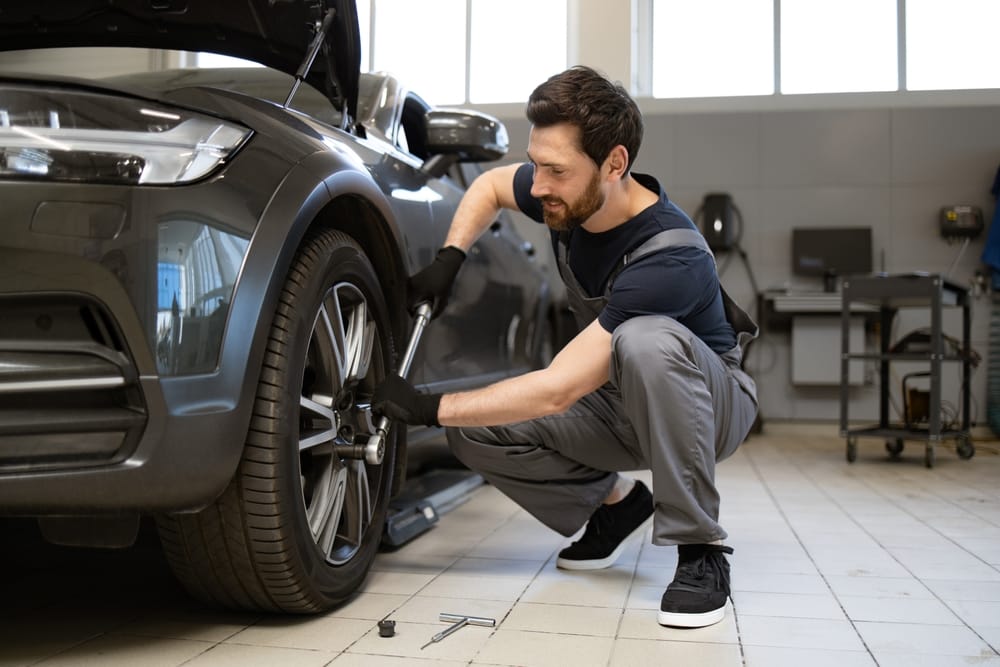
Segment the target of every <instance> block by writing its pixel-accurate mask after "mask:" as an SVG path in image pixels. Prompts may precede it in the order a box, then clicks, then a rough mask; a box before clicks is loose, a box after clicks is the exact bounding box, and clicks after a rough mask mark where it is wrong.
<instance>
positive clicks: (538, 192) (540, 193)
mask: <svg viewBox="0 0 1000 667" xmlns="http://www.w3.org/2000/svg"><path fill="white" fill-rule="evenodd" d="M547 194H549V186H548V185H547V184H546V183H545V180H544V179H542V178H539V177H538V175H537V174H535V179H534V180H533V181H532V182H531V196H532V197H534V198H535V199H539V198H541V197H544V196H546V195H547Z"/></svg>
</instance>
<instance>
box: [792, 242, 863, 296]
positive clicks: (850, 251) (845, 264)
mask: <svg viewBox="0 0 1000 667" xmlns="http://www.w3.org/2000/svg"><path fill="white" fill-rule="evenodd" d="M792 272H793V273H794V274H795V275H799V276H818V277H821V278H823V289H824V290H825V291H827V292H834V291H836V290H837V280H838V278H839V277H841V276H850V275H858V274H865V273H871V272H872V229H871V227H797V228H795V229H793V230H792Z"/></svg>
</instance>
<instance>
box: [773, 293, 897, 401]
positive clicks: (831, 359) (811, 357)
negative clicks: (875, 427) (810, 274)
mask: <svg viewBox="0 0 1000 667" xmlns="http://www.w3.org/2000/svg"><path fill="white" fill-rule="evenodd" d="M759 306H760V312H761V313H762V315H761V327H762V328H763V329H764V330H765V331H769V330H773V331H783V330H789V331H791V336H792V344H791V381H792V384H793V385H801V386H838V385H840V379H841V378H840V354H839V349H840V338H841V323H840V316H841V313H842V310H843V299H842V296H841V293H840V292H791V291H786V290H771V291H766V292H764V293H763V294H762V295H761V302H760V304H759ZM850 312H851V315H852V317H851V319H850V324H849V329H850V334H849V335H850V337H851V343H852V345H853V346H854V348H855V349H858V348H861V347H863V346H864V335H865V325H866V324H871V323H873V322H875V321H876V320H877V319H878V307H877V306H873V305H871V304H868V303H852V304H851V309H850ZM849 382H850V384H852V385H861V384H863V383H864V365H863V364H862V363H854V364H851V366H850V373H849Z"/></svg>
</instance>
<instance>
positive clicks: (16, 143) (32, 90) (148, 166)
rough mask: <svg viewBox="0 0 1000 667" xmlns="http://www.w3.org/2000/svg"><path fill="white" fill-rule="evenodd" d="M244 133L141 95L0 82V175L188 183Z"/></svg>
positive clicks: (237, 143)
mask: <svg viewBox="0 0 1000 667" xmlns="http://www.w3.org/2000/svg"><path fill="white" fill-rule="evenodd" d="M248 136H250V130H249V129H247V128H245V127H241V126H239V125H236V124H234V123H231V122H228V121H223V120H220V119H218V118H213V117H212V116H208V115H205V114H199V113H195V112H192V111H187V110H184V109H175V108H171V107H167V106H164V105H159V104H155V103H150V102H147V101H145V100H139V99H135V98H129V97H122V96H116V95H109V94H103V93H94V92H88V91H79V90H68V89H64V88H42V87H31V86H0V179H7V180H9V179H41V180H46V181H73V182H92V183H117V184H140V183H141V184H149V185H172V184H179V183H190V182H191V181H196V180H198V179H200V178H204V177H205V176H208V175H209V174H211V173H212V172H213V171H215V170H216V169H217V168H219V167H220V166H221V165H222V164H223V163H224V162H225V160H226V158H228V157H229V156H230V155H232V153H233V152H234V151H236V149H237V148H239V147H240V145H241V144H242V143H243V142H244V141H245V140H246V138H247V137H248Z"/></svg>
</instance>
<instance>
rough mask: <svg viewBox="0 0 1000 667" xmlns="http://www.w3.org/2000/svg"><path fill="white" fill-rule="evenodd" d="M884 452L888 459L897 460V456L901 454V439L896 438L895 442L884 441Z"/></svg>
mask: <svg viewBox="0 0 1000 667" xmlns="http://www.w3.org/2000/svg"><path fill="white" fill-rule="evenodd" d="M885 451H887V452H889V458H891V459H893V460H898V459H899V455H900V454H901V453H902V452H903V439H902V438H896V439H895V440H886V441H885Z"/></svg>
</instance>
